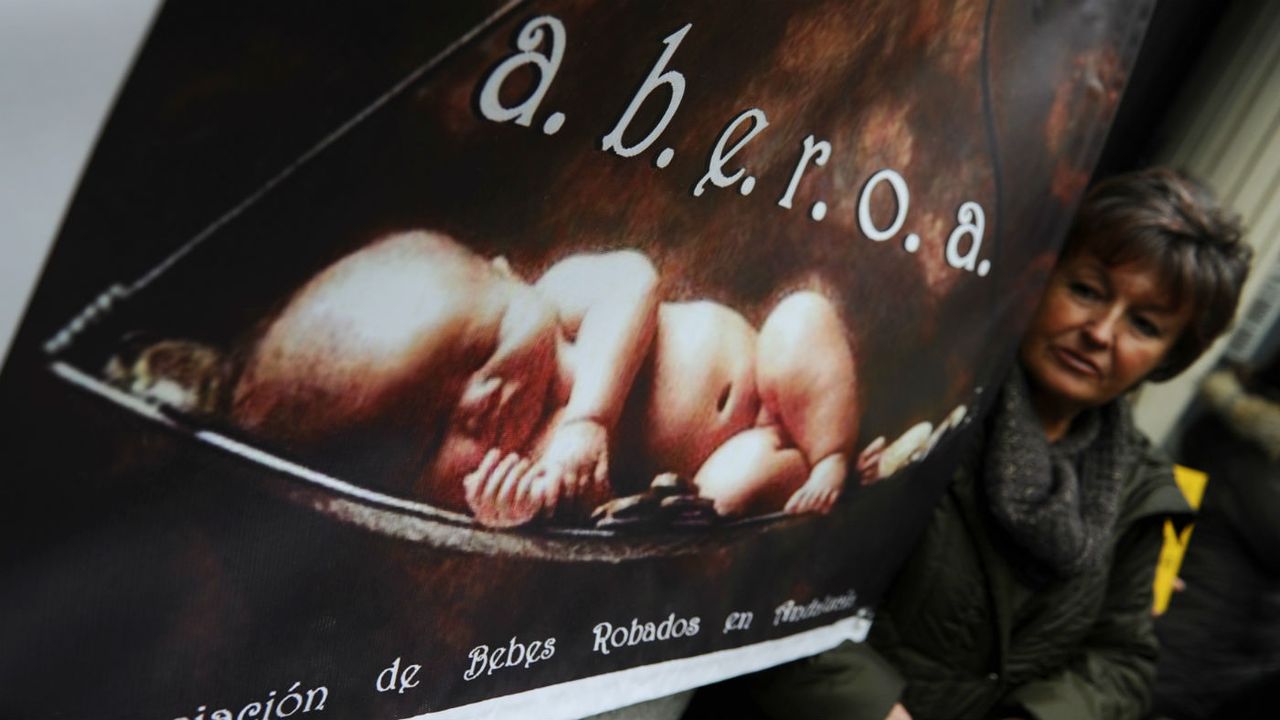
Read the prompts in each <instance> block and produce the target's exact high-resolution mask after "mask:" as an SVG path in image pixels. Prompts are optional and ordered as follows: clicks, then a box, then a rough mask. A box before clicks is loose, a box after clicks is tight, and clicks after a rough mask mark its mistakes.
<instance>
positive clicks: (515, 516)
mask: <svg viewBox="0 0 1280 720" xmlns="http://www.w3.org/2000/svg"><path fill="white" fill-rule="evenodd" d="M529 465H530V463H529V461H528V460H526V459H524V458H522V457H520V456H519V455H517V454H516V453H507V454H506V455H505V456H503V455H502V451H501V450H499V449H497V448H494V449H492V450H490V451H489V452H488V453H487V454H485V456H484V460H482V461H481V462H480V467H478V468H476V470H475V471H474V472H472V473H470V474H468V475H467V476H466V477H465V478H463V480H462V486H463V489H464V490H465V491H466V498H467V505H468V506H469V507H470V508H471V512H472V513H474V514H475V517H476V522H479V523H480V524H481V525H487V526H489V527H515V526H516V525H524V524H526V523H528V522H530V521H532V520H534V519H535V518H537V517H538V514H539V513H540V512H541V510H542V507H543V502H542V497H541V495H540V494H539V493H538V488H536V487H535V485H534V474H533V473H531V472H529Z"/></svg>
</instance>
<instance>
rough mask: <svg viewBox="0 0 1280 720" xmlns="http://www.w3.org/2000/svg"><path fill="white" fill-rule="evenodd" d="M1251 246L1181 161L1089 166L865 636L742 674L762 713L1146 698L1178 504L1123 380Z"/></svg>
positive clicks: (1175, 341) (1242, 262)
mask: <svg viewBox="0 0 1280 720" xmlns="http://www.w3.org/2000/svg"><path fill="white" fill-rule="evenodd" d="M1250 254H1251V253H1250V250H1249V248H1248V247H1247V246H1246V245H1244V244H1243V243H1241V242H1240V229H1239V227H1238V225H1237V224H1236V222H1235V221H1234V219H1231V218H1229V217H1227V215H1226V214H1225V213H1224V212H1223V211H1222V210H1221V209H1220V208H1219V207H1218V206H1217V205H1216V204H1215V202H1214V201H1213V199H1212V198H1211V197H1210V196H1209V195H1208V194H1207V192H1206V191H1205V190H1204V189H1203V188H1201V187H1200V186H1198V185H1196V184H1195V183H1193V182H1191V181H1190V180H1188V179H1187V178H1185V177H1183V176H1181V175H1179V174H1177V173H1175V172H1172V171H1169V170H1165V169H1153V170H1147V171H1142V172H1137V173H1133V174H1130V175H1126V176H1120V177H1116V178H1113V179H1110V180H1107V181H1105V182H1103V183H1100V184H1099V185H1097V186H1096V187H1095V188H1094V189H1093V190H1092V191H1091V192H1090V193H1089V194H1088V195H1087V196H1086V198H1085V200H1084V202H1083V204H1082V206H1081V208H1080V211H1079V213H1078V215H1077V217H1076V220H1075V223H1074V225H1073V228H1072V230H1071V233H1070V235H1069V237H1068V240H1067V244H1066V247H1065V248H1064V250H1063V253H1062V256H1061V258H1060V259H1059V261H1058V264H1057V266H1056V267H1055V269H1054V271H1053V274H1052V277H1051V279H1050V281H1049V285H1048V288H1047V289H1046V292H1045V295H1044V297H1043V299H1042V300H1041V302H1040V305H1039V307H1038V308H1037V310H1036V311H1035V314H1034V316H1033V319H1032V321H1031V324H1030V326H1029V328H1028V329H1027V332H1026V335H1025V336H1024V337H1023V339H1022V342H1021V345H1020V348H1019V353H1018V363H1017V364H1016V365H1015V367H1014V368H1013V370H1012V371H1011V372H1010V373H1009V375H1008V377H1007V379H1006V381H1005V383H1004V385H1003V388H1002V389H1001V392H1000V395H999V397H998V398H997V401H996V403H995V406H994V407H993V408H992V411H991V413H990V414H989V415H988V418H987V420H986V422H985V424H984V425H983V427H982V429H981V431H980V432H978V433H975V435H977V436H978V437H977V438H976V439H975V441H974V447H973V449H972V451H971V452H970V453H969V454H968V456H967V458H968V459H967V460H966V461H964V462H963V463H962V464H961V467H959V468H958V470H957V471H956V474H955V478H954V481H953V483H952V485H951V487H950V488H949V490H948V492H947V493H946V494H945V495H944V497H943V499H942V501H941V502H940V504H939V505H938V507H937V509H936V510H935V513H934V516H933V518H932V520H931V522H930V525H929V527H928V529H927V530H926V532H925V534H924V535H923V537H922V539H921V540H920V542H919V544H918V545H917V547H916V548H915V550H914V551H913V554H912V555H911V557H910V558H909V559H908V560H907V563H906V565H905V566H904V567H903V568H902V570H901V572H900V574H899V575H898V577H897V579H896V581H895V584H894V586H893V587H892V588H891V589H890V591H889V593H888V596H887V597H886V599H885V601H884V602H883V603H882V605H881V607H880V608H879V609H878V611H877V615H876V620H875V623H874V625H873V626H872V629H871V634H870V637H869V639H868V642H866V643H863V644H860V645H853V644H846V645H845V646H842V647H840V648H837V649H836V650H833V651H831V652H828V653H826V654H824V655H820V656H818V657H815V658H810V659H808V660H806V661H801V662H799V663H794V664H792V665H789V666H785V667H783V668H779V669H777V670H775V671H772V672H770V673H766V674H763V675H761V676H758V677H757V678H755V679H754V681H753V689H754V695H755V697H756V700H757V702H758V703H759V705H760V707H761V708H762V709H763V710H764V711H765V713H766V714H768V715H770V716H774V717H779V718H781V717H786V718H799V717H812V718H837V717H838V718H868V719H869V720H880V719H881V718H890V719H900V718H910V717H915V718H918V719H923V718H929V719H930V720H935V719H938V718H966V719H968V720H972V719H975V718H1037V719H1039V720H1054V719H1057V718H1062V719H1063V720H1067V719H1070V720H1081V719H1083V718H1117V719H1118V718H1135V719H1136V718H1140V717H1141V716H1142V715H1143V713H1144V712H1145V711H1146V708H1147V705H1148V702H1149V695H1150V686H1151V683H1152V677H1153V674H1154V665H1155V657H1156V639H1155V636H1154V634H1153V631H1152V619H1151V583H1152V577H1153V573H1154V569H1155V563H1156V556H1157V553H1158V551H1159V547H1160V542H1161V532H1160V525H1161V522H1162V521H1163V520H1164V518H1166V517H1170V516H1177V515H1181V514H1183V513H1186V512H1187V511H1188V509H1187V506H1186V504H1185V502H1184V501H1183V499H1182V497H1181V495H1180V494H1179V492H1178V490H1177V488H1176V486H1175V485H1174V483H1173V478H1172V473H1171V472H1170V465H1169V464H1168V463H1167V462H1166V461H1164V460H1162V459H1160V458H1158V457H1157V456H1156V455H1155V453H1154V452H1153V450H1152V448H1151V446H1150V444H1149V443H1148V442H1147V441H1146V439H1145V438H1144V437H1143V436H1142V435H1141V433H1139V431H1138V430H1137V429H1135V427H1134V425H1133V422H1132V419H1131V416H1130V411H1129V408H1128V403H1127V402H1126V401H1125V400H1124V399H1123V397H1122V396H1124V395H1125V394H1126V393H1128V392H1129V391H1130V390H1132V389H1134V388H1135V387H1136V386H1138V385H1139V384H1141V383H1142V382H1143V381H1144V380H1165V379H1168V378H1171V377H1173V376H1174V375H1176V374H1178V373H1179V372H1181V371H1182V370H1184V369H1185V368H1186V367H1187V366H1189V365H1190V364H1191V363H1192V362H1193V361H1194V360H1195V359H1196V357H1197V356H1199V355H1200V353H1201V352H1202V351H1203V350H1204V349H1205V348H1207V347H1208V345H1209V344H1210V343H1211V342H1212V341H1213V339H1214V338H1215V337H1217V336H1218V335H1219V334H1220V333H1221V332H1222V331H1223V330H1224V329H1225V328H1226V326H1227V324H1228V323H1229V321H1230V319H1231V317H1232V315H1233V314H1234V311H1235V308H1236V303H1237V300H1238V298H1239V294H1240V290H1241V286H1242V285H1243V283H1244V279H1245V276H1246V273H1247V271H1248V265H1249V259H1250Z"/></svg>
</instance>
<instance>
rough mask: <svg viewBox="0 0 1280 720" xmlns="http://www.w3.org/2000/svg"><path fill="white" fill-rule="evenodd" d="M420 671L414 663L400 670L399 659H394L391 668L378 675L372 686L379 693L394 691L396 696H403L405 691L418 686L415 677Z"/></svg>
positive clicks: (418, 666) (419, 666) (419, 667)
mask: <svg viewBox="0 0 1280 720" xmlns="http://www.w3.org/2000/svg"><path fill="white" fill-rule="evenodd" d="M420 670H422V666H421V665H418V664H416V663H415V664H412V665H405V666H404V668H403V669H401V667H400V658H396V659H395V661H394V662H392V663H391V667H388V668H385V669H383V671H382V672H380V673H378V679H377V680H376V681H374V684H373V686H374V688H375V689H376V690H377V691H378V692H380V693H384V692H390V691H392V690H395V691H396V694H397V695H403V694H404V691H405V690H408V689H410V688H415V687H417V686H418V680H417V676H418V671H420Z"/></svg>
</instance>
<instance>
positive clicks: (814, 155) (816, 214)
mask: <svg viewBox="0 0 1280 720" xmlns="http://www.w3.org/2000/svg"><path fill="white" fill-rule="evenodd" d="M830 159H831V143H829V142H827V141H826V140H818V141H817V142H814V137H813V136H812V135H809V136H807V137H805V139H804V152H803V153H801V154H800V162H798V163H796V169H795V171H793V172H792V173H791V182H789V183H787V191H786V192H784V193H783V194H782V197H781V198H780V199H779V200H778V205H779V206H780V207H784V208H786V209H788V210H790V209H791V200H792V198H794V197H795V196H796V188H797V187H799V186H800V177H801V176H802V175H804V171H805V170H806V169H807V168H808V166H809V161H810V160H812V161H813V164H814V165H817V166H818V167H822V166H823V165H826V164H827V160H830ZM826 214H827V204H826V203H824V202H822V201H821V200H819V201H818V202H816V203H814V204H813V208H812V209H811V210H810V211H809V216H810V217H812V218H813V219H814V220H822V218H823V217H825V216H826Z"/></svg>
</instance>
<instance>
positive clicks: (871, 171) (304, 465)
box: [0, 0, 1150, 720]
mask: <svg viewBox="0 0 1280 720" xmlns="http://www.w3.org/2000/svg"><path fill="white" fill-rule="evenodd" d="M243 5H244V7H240V8H229V7H227V6H226V4H223V3H182V4H171V5H169V6H167V7H165V8H164V9H163V11H162V12H161V14H160V15H159V17H158V19H157V21H156V23H155V26H154V27H153V28H152V31H151V35H150V38H149V40H148V41H147V43H146V45H145V47H144V49H143V51H142V52H141V54H140V56H139V57H138V59H137V61H136V65H135V67H134V69H133V71H132V74H131V76H130V79H129V81H128V82H127V84H126V86H125V88H124V90H123V92H122V94H121V96H120V98H119V100H118V102H117V105H116V109H115V111H114V112H113V115H112V117H111V119H110V121H109V123H108V125H107V127H106V129H105V131H104V133H103V135H102V137H101V139H100V142H99V143H98V146H97V149H96V151H95V154H94V157H93V160H92V162H91V164H90V166H89V169H88V171H87V173H86V175H85V177H84V179H83V181H82V183H81V186H80V189H79V191H78V193H77V195H76V198H75V201H74V203H73V205H72V208H71V211H70V213H69V215H68V217H67V219H66V221H65V223H64V225H63V228H62V231H61V233H60V236H59V238H58V241H57V244H56V246H55V248H54V250H53V252H52V255H51V257H50V259H49V261H48V264H47V267H46V269H45V274H44V276H43V279H42V281H41V283H40V285H39V287H38V290H37V292H36V295H35V297H34V300H33V302H32V304H31V307H30V308H29V311H28V314H27V316H26V319H25V321H24V324H23V326H22V328H21V330H20V333H19V335H18V337H17V339H16V341H15V343H14V346H13V350H12V352H11V354H10V357H9V358H8V359H7V362H6V365H5V367H4V371H3V375H2V376H0V409H2V413H3V418H4V427H3V432H2V433H0V438H2V439H0V444H2V446H3V455H2V456H3V461H4V468H5V469H4V477H5V480H4V494H5V497H6V499H7V500H6V502H5V503H4V507H5V510H6V513H5V515H6V519H5V521H4V524H5V525H6V535H9V536H10V538H9V539H8V540H6V541H5V543H4V545H3V553H4V555H3V564H2V565H0V715H3V716H5V717H25V718H46V717H48V718H52V717H93V718H164V719H169V718H188V719H191V720H195V719H199V720H227V719H230V718H236V719H237V720H245V718H262V719H265V718H284V717H289V716H292V715H325V716H333V717H361V718H408V717H417V716H426V717H449V718H453V717H473V716H482V715H486V714H490V713H493V714H496V715H498V716H511V717H522V718H524V717H550V718H571V717H578V716H581V715H585V714H588V713H592V712H599V711H602V710H606V709H609V708H612V707H618V706H622V705H626V704H629V703H634V702H637V701H640V700H644V699H647V698H651V697H656V696H659V695H663V694H667V693H671V692H675V691H678V690H682V689H686V688H691V687H695V686H697V685H700V684H704V683H708V682H712V681H715V680H717V679H721V678H725V677H729V676H732V675H736V674H741V673H744V672H749V671H752V670H756V669H760V668H764V667H768V666H770V665H775V664H778V663H781V662H784V661H788V660H791V659H794V658H797V657H801V656H804V655H808V654H812V653H815V652H818V651H821V650H823V649H826V648H829V647H832V646H834V645H835V644H837V643H839V642H842V641H843V640H846V639H854V640H860V639H861V638H862V637H864V636H865V633H866V631H867V628H868V627H869V626H870V623H871V622H873V618H874V608H875V606H876V604H877V602H878V600H879V599H880V597H881V595H882V594H883V592H884V590H885V588H886V586H887V584H888V583H889V581H890V580H891V579H892V576H893V573H894V571H895V569H896V568H897V566H898V565H899V563H900V562H901V561H902V559H903V558H904V556H905V554H906V552H907V551H908V550H909V549H910V547H911V544H912V542H913V540H914V538H915V537H916V535H917V534H918V532H919V531H920V530H921V529H922V527H923V523H924V522H925V520H926V519H927V517H928V514H929V512H930V510H931V508H932V506H933V504H934V502H935V500H936V498H937V497H938V495H939V493H940V492H941V490H942V488H943V487H944V485H945V484H946V482H947V480H948V478H949V475H950V468H952V467H953V466H954V465H955V464H956V463H957V462H958V459H959V458H960V457H962V456H963V454H964V453H965V451H966V445H967V438H968V437H969V436H971V434H972V432H971V431H972V430H973V429H974V428H975V427H976V426H977V425H978V424H979V422H980V418H981V414H982V409H983V407H984V406H985V405H986V404H987V402H988V401H989V399H990V397H991V395H992V394H993V393H992V392H991V390H992V388H994V387H995V386H996V385H998V382H999V379H1000V376H1001V374H1002V373H1003V372H1004V370H1005V369H1006V368H1007V366H1008V362H1009V354H1010V351H1011V349H1012V348H1013V346H1014V344H1015V342H1016V340H1017V337H1018V335H1019V333H1020V330H1021V328H1022V327H1023V324H1024V322H1025V321H1026V320H1027V318H1028V316H1029V313H1030V311H1031V309H1032V307H1033V306H1034V304H1035V302H1036V297H1037V294H1038V292H1039V290H1040V288H1041V286H1042V284H1043V282H1044V280H1045V278H1046V276H1047V272H1048V270H1049V269H1050V267H1051V265H1052V263H1053V258H1054V253H1055V251H1056V249H1057V247H1058V244H1059V243H1060V242H1061V238H1062V236H1063V233H1064V231H1065V229H1066V223H1067V222H1068V220H1069V218H1070V213H1071V210H1072V208H1073V207H1074V205H1075V203H1076V201H1077V200H1078V197H1079V195H1080V193H1081V191H1082V189H1083V188H1084V186H1085V184H1086V183H1087V181H1088V177H1089V174H1090V171H1091V168H1092V164H1093V162H1094V160H1095V157H1096V154H1097V152H1098V150H1099V148H1100V144H1101V141H1102V139H1103V138H1104V136H1105V132H1106V128H1107V126H1108V123H1109V121H1110V118H1111V115H1112V113H1113V111H1114V109H1115V106H1116V103H1117V101H1118V97H1119V94H1120V92H1121V89H1122V87H1123V85H1124V81H1125V77H1126V74H1127V72H1128V69H1129V67H1130V65H1131V62H1132V59H1133V57H1134V54H1135V52H1136V48H1137V46H1138V45H1139V43H1140V41H1141V36H1142V32H1143V29H1144V27H1145V23H1146V19H1147V14H1148V13H1149V11H1150V7H1149V4H1148V3H1130V2H1120V1H1119V0H1115V1H1112V2H1108V1H1103V0H1094V1H1091V2H1066V1H1057V2H1055V1H1053V0H1044V1H1038V2H1023V1H1022V0H1016V1H1015V0H999V1H998V0H991V1H989V2H986V1H981V0H909V1H903V0H863V1H860V2H834V1H828V2H772V1H769V2H766V1H760V2H734V3H723V2H698V3H688V2H680V3H668V2H641V1H636V2H590V1H583V0H559V1H556V0H548V1H545V2H505V3H504V2H498V1H497V0H490V1H487V2H479V1H474V2H456V3H452V4H449V5H448V6H447V7H442V6H441V4H440V3H395V4H379V5H378V7H376V8H375V7H368V6H357V5H356V4H352V5H351V6H349V7H337V6H331V5H332V4H328V3H326V4H315V3H305V2H295V3H243Z"/></svg>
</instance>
